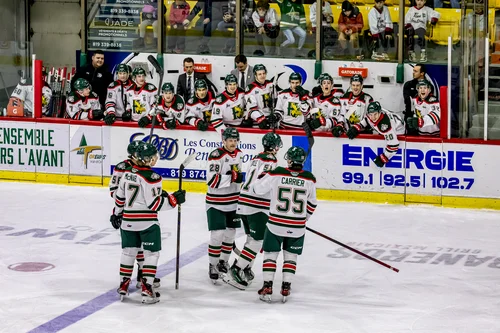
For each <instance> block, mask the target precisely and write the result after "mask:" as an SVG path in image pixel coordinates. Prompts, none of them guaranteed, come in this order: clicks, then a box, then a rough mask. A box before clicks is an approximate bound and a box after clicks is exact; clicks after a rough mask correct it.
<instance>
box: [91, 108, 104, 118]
mask: <svg viewBox="0 0 500 333" xmlns="http://www.w3.org/2000/svg"><path fill="white" fill-rule="evenodd" d="M102 117H104V112H103V111H102V110H99V109H97V110H90V112H89V119H91V120H101V119H102Z"/></svg>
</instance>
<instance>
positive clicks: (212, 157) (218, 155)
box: [208, 148, 225, 160]
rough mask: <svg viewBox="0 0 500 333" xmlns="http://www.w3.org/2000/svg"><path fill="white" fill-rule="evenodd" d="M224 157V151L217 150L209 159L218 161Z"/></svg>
mask: <svg viewBox="0 0 500 333" xmlns="http://www.w3.org/2000/svg"><path fill="white" fill-rule="evenodd" d="M224 155H225V152H224V150H222V149H221V148H217V149H215V150H213V151H212V152H211V153H210V156H209V157H208V158H209V159H214V160H218V159H220V158H221V157H222V156H224Z"/></svg>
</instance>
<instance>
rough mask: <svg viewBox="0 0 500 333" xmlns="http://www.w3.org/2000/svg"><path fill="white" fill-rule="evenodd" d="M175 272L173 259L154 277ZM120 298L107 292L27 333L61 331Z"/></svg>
mask: <svg viewBox="0 0 500 333" xmlns="http://www.w3.org/2000/svg"><path fill="white" fill-rule="evenodd" d="M207 248H208V244H207V243H203V244H201V245H199V246H197V247H195V248H193V249H191V250H189V251H188V252H186V253H183V254H182V255H181V257H180V260H179V266H180V267H184V266H186V265H188V264H190V263H192V262H194V261H196V260H198V259H200V258H201V257H203V256H204V255H206V253H207ZM173 272H175V258H173V259H172V260H170V261H169V262H167V263H165V264H163V265H161V266H159V267H158V269H157V270H156V276H157V277H159V278H162V277H164V276H167V275H169V274H171V273H173ZM129 291H130V293H133V292H136V291H137V288H135V286H134V287H131V288H130V289H129ZM119 300H120V298H119V297H118V294H117V293H116V289H112V290H109V291H108V292H106V293H104V294H102V295H99V296H97V297H96V298H94V299H91V300H90V301H88V302H87V303H84V304H82V305H80V306H78V307H76V308H74V309H72V310H69V311H68V312H66V313H63V314H62V315H60V316H58V317H56V318H54V319H52V320H50V321H48V322H46V323H44V324H42V325H40V326H38V327H36V328H34V329H32V330H31V331H29V332H28V333H55V332H59V331H61V330H63V329H64V328H66V327H68V326H70V325H73V324H75V323H77V322H78V321H80V320H82V319H84V318H86V317H88V316H90V315H92V314H94V313H96V312H97V311H99V310H102V309H104V308H105V307H107V306H109V305H111V304H113V303H115V302H117V301H119Z"/></svg>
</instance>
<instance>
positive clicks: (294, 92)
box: [274, 72, 311, 129]
mask: <svg viewBox="0 0 500 333" xmlns="http://www.w3.org/2000/svg"><path fill="white" fill-rule="evenodd" d="M288 82H289V83H290V88H288V89H285V90H283V91H281V92H280V93H279V94H278V101H277V102H276V110H275V112H274V115H275V116H277V119H278V121H279V123H280V127H281V128H284V129H302V124H303V123H304V119H305V118H306V117H307V116H308V114H309V110H310V108H311V104H310V103H311V100H310V96H309V92H308V91H307V90H305V89H304V88H302V86H301V84H302V76H301V75H300V74H299V73H295V72H294V73H292V74H290V77H289V78H288Z"/></svg>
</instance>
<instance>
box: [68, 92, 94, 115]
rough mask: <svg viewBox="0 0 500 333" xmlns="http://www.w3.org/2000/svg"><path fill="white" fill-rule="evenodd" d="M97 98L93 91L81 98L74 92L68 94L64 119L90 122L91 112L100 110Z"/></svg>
mask: <svg viewBox="0 0 500 333" xmlns="http://www.w3.org/2000/svg"><path fill="white" fill-rule="evenodd" d="M100 109H101V103H99V96H97V94H96V93H95V92H93V91H91V92H90V95H89V96H88V97H85V96H81V95H80V94H78V93H77V92H76V91H73V92H71V93H70V94H69V96H68V98H67V99H66V117H65V118H71V119H78V120H87V119H88V120H92V112H89V111H91V110H100Z"/></svg>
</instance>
